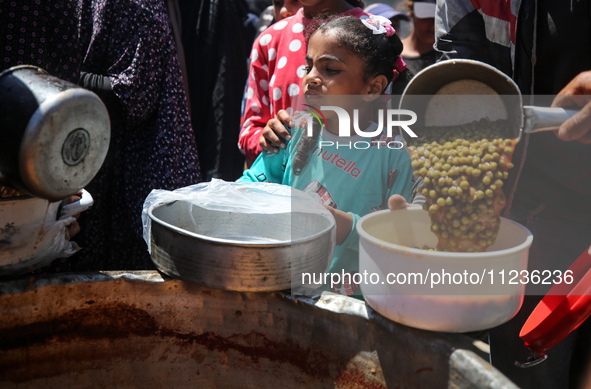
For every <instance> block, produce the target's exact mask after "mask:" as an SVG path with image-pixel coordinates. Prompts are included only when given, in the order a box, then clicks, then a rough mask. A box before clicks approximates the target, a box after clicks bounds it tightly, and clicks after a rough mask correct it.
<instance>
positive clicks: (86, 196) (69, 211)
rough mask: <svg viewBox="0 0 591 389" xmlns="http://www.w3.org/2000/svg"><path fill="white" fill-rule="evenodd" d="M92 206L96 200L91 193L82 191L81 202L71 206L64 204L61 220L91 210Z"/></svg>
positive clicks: (60, 214)
mask: <svg viewBox="0 0 591 389" xmlns="http://www.w3.org/2000/svg"><path fill="white" fill-rule="evenodd" d="M92 204H94V199H93V198H92V196H91V195H90V193H88V192H87V191H86V189H82V194H81V196H80V200H78V201H75V202H73V203H70V204H64V205H63V206H62V208H61V210H60V213H59V218H60V219H62V218H65V217H69V216H74V215H77V214H79V213H81V212H84V211H86V210H87V209H89V208H90V207H91V206H92Z"/></svg>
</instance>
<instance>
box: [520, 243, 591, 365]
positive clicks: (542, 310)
mask: <svg viewBox="0 0 591 389" xmlns="http://www.w3.org/2000/svg"><path fill="white" fill-rule="evenodd" d="M590 250H591V246H590V247H589V248H588V249H587V250H585V252H584V253H583V254H581V255H580V256H579V258H577V260H576V261H575V262H574V263H573V264H572V265H571V267H570V268H569V269H568V270H570V271H572V273H570V274H571V275H572V277H573V278H572V279H573V282H572V283H569V284H567V283H566V282H562V283H560V284H556V285H554V286H553V287H552V288H550V291H549V292H548V293H547V294H546V296H544V298H543V299H542V301H540V303H539V304H538V305H537V306H536V309H534V311H533V312H532V313H531V315H530V316H529V317H528V319H527V321H526V322H525V324H524V325H523V327H522V328H521V332H520V333H519V336H520V337H521V339H523V341H524V342H525V346H526V347H527V348H529V349H530V350H532V351H535V352H540V353H541V352H544V351H546V350H548V349H550V348H552V347H554V346H555V345H557V344H558V343H559V342H561V341H562V340H563V339H564V338H566V337H567V336H568V335H569V334H570V333H571V332H573V331H574V330H575V329H577V327H578V326H580V325H581V323H583V322H584V321H585V320H586V319H587V318H588V317H589V316H590V315H591V254H590V253H589V251H590ZM568 270H567V272H565V274H564V275H568V274H569V273H568ZM563 280H564V279H563ZM567 281H568V279H567Z"/></svg>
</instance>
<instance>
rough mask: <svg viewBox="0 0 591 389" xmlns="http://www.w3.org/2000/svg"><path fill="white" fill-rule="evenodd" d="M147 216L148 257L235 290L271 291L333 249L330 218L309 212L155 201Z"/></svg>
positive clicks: (173, 271)
mask: <svg viewBox="0 0 591 389" xmlns="http://www.w3.org/2000/svg"><path fill="white" fill-rule="evenodd" d="M148 216H149V218H150V219H151V232H150V242H151V243H150V244H151V247H150V249H151V250H150V251H151V255H152V260H153V261H154V263H155V264H156V266H157V267H158V268H159V269H160V270H161V271H162V272H164V273H166V274H168V275H171V276H173V277H176V278H181V279H184V280H188V281H192V282H195V283H197V284H200V285H203V286H208V287H213V288H218V289H226V290H236V291H275V290H283V289H289V288H290V287H292V286H295V285H300V284H301V283H302V280H301V278H302V273H304V272H306V273H321V272H325V271H326V269H327V268H328V266H329V264H330V261H331V259H332V254H333V250H334V245H335V243H334V231H336V224H335V221H334V219H333V218H330V219H329V218H327V217H325V216H323V215H318V214H315V213H300V212H291V213H290V212H287V213H275V214H257V213H240V212H223V211H216V210H210V209H205V208H202V207H199V206H197V205H195V204H193V203H191V202H188V201H182V200H177V201H172V202H168V203H164V204H162V203H158V204H155V205H153V206H152V207H151V208H150V209H149V210H148Z"/></svg>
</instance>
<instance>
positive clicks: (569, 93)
mask: <svg viewBox="0 0 591 389" xmlns="http://www.w3.org/2000/svg"><path fill="white" fill-rule="evenodd" d="M552 106H553V107H563V108H566V107H582V108H581V111H580V112H579V113H577V114H575V115H574V116H572V117H571V118H570V119H568V120H567V121H565V122H564V123H563V124H562V126H560V129H559V130H558V132H557V136H558V138H560V139H562V140H564V141H573V140H576V141H578V142H581V143H585V144H590V143H591V71H587V72H582V73H579V75H578V76H576V77H575V78H573V79H572V81H571V82H569V83H568V85H567V86H565V87H564V88H563V89H562V90H561V91H560V92H559V93H558V96H556V97H555V98H554V101H553V102H552Z"/></svg>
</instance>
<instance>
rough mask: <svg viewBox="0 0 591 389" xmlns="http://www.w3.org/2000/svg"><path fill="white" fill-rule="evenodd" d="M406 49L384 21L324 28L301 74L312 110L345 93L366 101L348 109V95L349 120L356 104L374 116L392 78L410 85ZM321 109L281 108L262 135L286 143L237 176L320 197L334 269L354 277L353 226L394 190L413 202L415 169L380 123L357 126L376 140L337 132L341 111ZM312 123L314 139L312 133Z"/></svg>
mask: <svg viewBox="0 0 591 389" xmlns="http://www.w3.org/2000/svg"><path fill="white" fill-rule="evenodd" d="M401 51H402V44H401V43H400V39H399V38H398V36H397V35H396V34H395V33H394V29H393V28H392V27H391V26H390V21H389V20H388V19H386V18H382V17H379V16H371V17H369V18H364V19H357V18H354V17H341V18H336V19H333V20H331V21H330V22H328V23H326V24H324V25H322V26H321V27H320V28H318V30H316V32H314V33H313V34H312V36H311V37H310V40H309V44H308V52H307V55H306V68H305V74H303V79H302V85H303V88H302V90H303V92H304V97H305V99H306V103H307V104H308V107H309V108H311V109H310V110H308V112H312V111H316V112H318V111H319V109H320V107H321V106H326V105H331V104H327V102H328V101H329V100H327V98H326V96H331V95H347V96H355V98H351V99H350V100H352V101H357V102H359V101H362V102H363V103H357V104H351V105H350V106H349V107H347V106H346V105H347V103H346V102H347V101H349V100H347V99H341V100H339V101H340V102H341V103H342V104H341V105H340V106H341V107H343V108H344V109H345V110H346V111H348V112H349V113H350V116H351V118H353V114H352V111H353V109H356V110H357V111H358V113H359V118H368V117H369V114H370V112H369V110H370V104H371V103H372V102H374V101H376V100H377V99H379V98H380V96H382V94H383V93H384V91H385V89H386V87H387V86H388V84H389V83H390V82H391V81H393V85H394V86H396V85H398V86H400V84H406V82H408V76H407V73H408V71H405V70H404V63H403V62H401V60H400V53H401ZM332 105H334V104H332ZM322 113H323V114H324V118H325V122H324V123H322V122H319V121H318V120H316V118H313V117H311V115H309V114H301V112H298V113H296V114H294V115H293V117H292V115H290V114H289V113H288V112H287V111H279V112H278V114H277V117H276V118H275V119H274V120H271V121H270V122H269V124H268V125H267V127H266V128H265V131H264V136H265V138H266V140H267V141H268V142H269V143H274V144H281V141H280V138H279V137H281V138H283V139H285V140H286V142H284V144H283V145H282V147H278V148H271V149H273V150H274V152H263V153H262V154H261V155H259V157H258V158H257V160H256V161H255V162H254V163H253V165H252V167H251V168H250V169H248V170H246V171H245V172H244V175H243V176H242V177H241V178H240V179H239V181H252V182H257V181H259V182H273V183H279V184H284V185H289V186H291V187H294V188H296V189H300V190H303V191H305V192H309V193H311V194H312V195H313V196H315V197H316V198H317V199H318V200H319V201H321V202H322V203H323V204H324V205H325V207H326V208H328V209H329V210H330V211H331V213H332V214H333V216H334V217H335V220H336V222H337V247H336V248H335V251H334V256H333V260H332V263H331V265H330V268H329V271H330V272H338V273H341V274H342V273H351V276H352V275H353V273H354V272H358V271H359V240H358V235H357V233H356V231H355V223H356V222H357V220H358V219H359V218H360V217H361V216H363V215H366V214H368V213H370V212H372V211H376V210H379V209H387V201H388V198H389V197H390V196H392V195H394V194H400V195H402V196H404V197H405V198H406V199H409V196H410V190H411V187H412V177H413V175H412V167H411V165H410V157H409V155H408V153H407V151H406V149H404V148H403V146H402V143H401V142H399V141H397V140H396V139H395V138H394V137H393V135H394V134H390V135H392V136H390V137H389V136H388V134H387V131H386V130H385V129H383V128H379V127H378V125H377V124H376V123H374V122H372V121H369V120H367V119H366V120H365V121H363V120H360V121H359V122H360V123H359V128H363V129H364V132H366V133H369V132H373V133H374V134H375V135H374V136H372V137H371V138H370V137H362V136H359V135H357V134H355V135H352V136H347V137H339V121H338V117H337V115H336V113H335V112H334V111H329V110H324V111H322ZM310 119H312V120H310ZM309 123H311V124H312V126H313V133H312V136H308V131H307V129H308V127H309V125H310V124H309ZM319 123H320V124H323V125H322V126H320V125H319ZM288 129H289V131H288ZM351 279H353V277H351ZM357 289H358V285H351V284H343V285H339V286H337V287H336V288H333V291H336V292H340V293H346V294H347V295H353V294H354V293H355V291H356V290H357ZM357 294H358V293H357Z"/></svg>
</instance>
